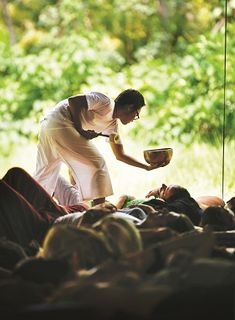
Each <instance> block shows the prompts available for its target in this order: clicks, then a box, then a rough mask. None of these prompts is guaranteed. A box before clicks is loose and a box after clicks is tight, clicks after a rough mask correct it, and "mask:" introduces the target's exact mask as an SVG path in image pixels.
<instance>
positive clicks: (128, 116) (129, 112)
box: [119, 105, 141, 125]
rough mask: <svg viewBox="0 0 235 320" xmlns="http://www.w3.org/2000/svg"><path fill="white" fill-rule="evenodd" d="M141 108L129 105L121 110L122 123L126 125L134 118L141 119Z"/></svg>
mask: <svg viewBox="0 0 235 320" xmlns="http://www.w3.org/2000/svg"><path fill="white" fill-rule="evenodd" d="M140 110H141V108H139V109H136V108H135V107H134V106H133V105H127V106H126V108H123V110H122V111H121V112H120V115H119V119H120V121H121V123H122V124H124V125H126V124H128V123H130V122H132V121H134V120H138V119H139V113H140Z"/></svg>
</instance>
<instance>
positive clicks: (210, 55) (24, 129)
mask: <svg viewBox="0 0 235 320" xmlns="http://www.w3.org/2000/svg"><path fill="white" fill-rule="evenodd" d="M223 6H224V1H222V0H221V1H219V0H217V1H216V0H213V1H209V2H208V1H205V0H196V1H195V0H194V1H193V0H190V1H183V0H169V1H161V0H158V1H155V0H147V1H146V0H142V1H140V0H130V1H126V0H125V1H124V0H112V1H110V0H97V1H93V0H86V1H85V0H84V1H82V0H80V1H71V0H60V1H59V0H53V1H52V0H50V1H45V0H43V1H34V0H21V1H19V0H14V1H13V0H12V1H8V6H7V7H8V13H9V18H10V20H11V22H12V25H13V32H14V33H15V39H16V43H15V44H14V45H11V46H10V44H9V40H8V34H10V32H12V31H11V30H10V29H9V26H8V25H7V21H6V17H5V16H4V15H2V16H0V26H1V29H0V30H1V31H0V118H1V123H0V148H1V150H2V152H4V151H6V152H7V150H9V146H11V145H14V144H15V143H18V142H17V141H18V139H19V137H21V136H24V137H26V139H29V138H30V139H33V138H35V137H36V133H37V123H38V122H39V120H40V118H41V117H42V114H43V113H44V112H45V111H46V110H48V109H49V108H50V107H53V105H54V104H55V103H56V102H57V101H59V100H61V99H64V98H66V97H68V96H70V95H72V94H76V93H80V92H83V91H88V90H94V89H98V90H102V91H103V92H104V93H106V94H109V95H110V96H111V97H113V98H114V97H115V96H116V94H117V93H119V91H121V90H123V89H126V88H129V87H133V88H135V89H139V90H140V91H141V92H142V93H143V94H144V96H145V98H146V101H147V108H145V111H144V112H143V113H144V114H143V115H141V116H142V118H143V121H139V123H138V124H136V126H135V128H134V129H132V132H131V133H132V134H133V135H134V136H136V137H139V138H141V139H143V136H144V139H145V142H146V143H149V144H151V143H153V142H156V137H157V139H158V140H159V141H171V140H172V139H177V140H179V141H180V142H183V143H185V144H191V143H192V142H193V141H199V142H200V141H204V142H210V143H212V144H216V143H217V142H219V141H220V139H221V134H222V120H223V55H224V47H223V45H224V24H223V23H224V20H223V14H224V13H223V10H224V7H223ZM234 30H235V22H234V8H233V2H229V25H228V53H227V54H228V65H227V71H228V74H227V99H226V124H227V130H226V134H227V137H228V139H232V138H233V128H234V125H235V116H234V114H235V113H234V106H235V95H234V90H233V88H234V81H235V80H234V79H235V77H234V76H235V75H234V73H235V71H234V70H235V68H234V65H235V61H234V60H235V58H234V57H235V54H234V48H235V40H234V39H235V38H234V37H233V36H232V35H233V34H234Z"/></svg>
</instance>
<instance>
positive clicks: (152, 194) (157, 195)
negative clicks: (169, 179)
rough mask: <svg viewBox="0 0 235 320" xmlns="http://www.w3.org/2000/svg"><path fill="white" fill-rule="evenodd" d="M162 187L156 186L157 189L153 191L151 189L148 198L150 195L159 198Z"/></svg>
mask: <svg viewBox="0 0 235 320" xmlns="http://www.w3.org/2000/svg"><path fill="white" fill-rule="evenodd" d="M160 189H161V188H156V189H153V190H151V191H149V192H148V193H147V194H146V196H145V197H146V198H150V197H152V196H153V197H155V198H158V197H159V196H160Z"/></svg>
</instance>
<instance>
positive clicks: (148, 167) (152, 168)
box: [146, 160, 170, 171]
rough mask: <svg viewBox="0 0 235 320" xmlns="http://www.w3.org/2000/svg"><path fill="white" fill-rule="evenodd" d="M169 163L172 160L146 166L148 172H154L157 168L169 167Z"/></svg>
mask: <svg viewBox="0 0 235 320" xmlns="http://www.w3.org/2000/svg"><path fill="white" fill-rule="evenodd" d="M169 162H170V160H166V161H163V162H161V163H150V165H148V166H146V170H147V171H151V170H154V169H157V168H161V167H165V166H167V165H168V163H169Z"/></svg>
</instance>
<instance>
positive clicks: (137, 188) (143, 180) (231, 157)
mask: <svg viewBox="0 0 235 320" xmlns="http://www.w3.org/2000/svg"><path fill="white" fill-rule="evenodd" d="M96 145H97V146H98V148H99V150H100V151H101V153H102V154H103V155H104V157H105V159H106V163H107V166H108V168H109V172H110V176H111V178H112V182H113V189H114V196H112V197H109V198H108V200H110V201H113V202H115V200H116V199H117V197H118V196H119V195H121V194H128V195H134V196H136V197H137V198H143V197H144V196H145V194H146V193H147V192H148V191H149V190H151V189H153V188H156V187H157V186H159V185H161V184H162V183H165V184H179V185H182V186H184V187H186V188H187V189H188V190H189V191H190V193H191V195H192V196H193V197H197V196H201V195H216V196H221V190H222V186H221V179H222V178H221V176H222V149H218V148H215V147H212V146H208V145H198V144H194V145H192V146H191V147H190V148H186V147H184V146H182V145H180V144H177V143H175V144H172V145H171V147H173V150H174V154H173V158H172V161H171V163H170V164H169V165H168V166H167V167H165V168H159V169H156V170H153V171H149V172H147V171H145V170H142V169H138V168H134V167H131V166H128V165H126V164H124V163H122V162H119V161H117V160H116V159H115V158H114V155H113V154H112V152H111V149H110V147H109V144H108V143H107V142H105V141H104V138H102V137H100V138H98V139H97V141H96ZM166 146H169V145H159V146H158V147H166ZM152 147H153V148H154V147H156V146H149V147H147V148H148V149H149V148H152ZM144 149H146V146H144V145H143V144H141V143H138V144H134V142H133V141H131V140H127V141H126V140H125V151H126V153H128V154H130V155H132V156H133V157H136V158H137V159H139V160H141V161H144V159H143V150H144ZM233 150H234V144H233V143H230V144H228V145H227V146H226V149H225V180H224V199H225V200H228V199H229V198H230V197H232V196H235V169H234V162H235V154H234V152H233ZM35 159H36V145H35V144H33V143H31V144H28V145H27V146H26V145H23V146H19V147H17V148H16V149H15V151H14V152H13V153H12V155H11V157H9V158H2V159H0V174H1V176H3V175H4V174H5V172H6V171H7V170H8V169H9V168H11V167H12V166H20V167H23V168H24V169H25V170H27V171H28V172H29V173H31V174H32V173H33V171H34V168H35ZM62 174H63V175H65V176H66V175H67V170H66V168H65V167H63V168H62Z"/></svg>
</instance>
